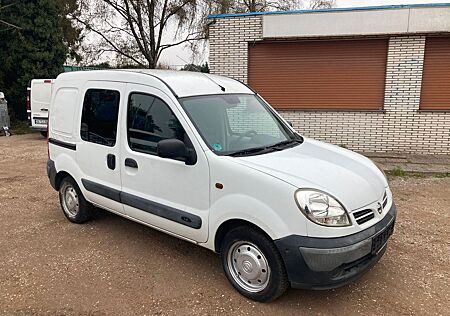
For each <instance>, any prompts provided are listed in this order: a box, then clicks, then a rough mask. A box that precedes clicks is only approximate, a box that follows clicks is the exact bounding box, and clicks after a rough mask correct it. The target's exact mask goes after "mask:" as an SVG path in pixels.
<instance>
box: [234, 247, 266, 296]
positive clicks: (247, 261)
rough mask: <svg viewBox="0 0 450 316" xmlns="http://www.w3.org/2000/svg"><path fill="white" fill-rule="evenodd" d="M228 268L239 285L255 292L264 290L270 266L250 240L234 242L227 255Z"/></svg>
mask: <svg viewBox="0 0 450 316" xmlns="http://www.w3.org/2000/svg"><path fill="white" fill-rule="evenodd" d="M227 261H228V270H229V272H230V274H231V276H232V277H233V279H234V280H235V281H236V283H238V284H239V286H240V287H242V288H244V289H245V290H246V291H249V292H252V293H255V292H260V291H262V290H264V289H265V288H266V287H267V284H268V283H269V279H270V267H269V264H268V262H267V259H266V257H265V256H264V254H263V253H262V251H261V250H259V249H258V247H257V246H256V245H254V244H252V243H250V242H245V241H238V242H235V243H234V244H233V245H232V246H231V247H230V249H229V251H228V255H227Z"/></svg>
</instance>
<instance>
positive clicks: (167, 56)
mask: <svg viewBox="0 0 450 316" xmlns="http://www.w3.org/2000/svg"><path fill="white" fill-rule="evenodd" d="M418 3H450V0H336V6H337V7H339V8H350V7H367V6H379V5H395V4H418ZM207 58H208V57H207V51H206V52H205V54H204V56H203V58H202V56H199V57H198V58H197V59H196V60H193V58H192V54H191V53H190V51H189V49H188V48H186V47H181V46H179V47H173V48H170V49H167V50H166V51H165V52H164V53H163V54H162V56H161V61H162V62H164V63H167V64H169V65H172V66H175V67H177V66H179V65H183V64H185V63H186V62H192V61H194V62H195V63H200V62H202V61H206V60H207ZM185 61H186V62H185Z"/></svg>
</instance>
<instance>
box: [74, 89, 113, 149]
mask: <svg viewBox="0 0 450 316" xmlns="http://www.w3.org/2000/svg"><path fill="white" fill-rule="evenodd" d="M119 101H120V93H119V91H114V90H104V89H89V90H87V91H86V94H85V95H84V102H83V113H82V115H81V139H83V140H85V141H87V142H91V143H96V144H101V145H105V146H110V147H113V146H114V145H115V144H116V134H117V116H118V114H119Z"/></svg>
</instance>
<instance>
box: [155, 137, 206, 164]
mask: <svg viewBox="0 0 450 316" xmlns="http://www.w3.org/2000/svg"><path fill="white" fill-rule="evenodd" d="M157 152H158V156H159V157H161V158H168V159H174V160H180V161H184V162H185V163H186V164H187V165H194V164H195V163H196V162H197V156H196V155H195V151H193V150H191V149H188V148H187V147H186V145H185V144H184V143H183V142H182V141H181V140H179V139H175V138H171V139H164V140H161V141H159V142H158V147H157Z"/></svg>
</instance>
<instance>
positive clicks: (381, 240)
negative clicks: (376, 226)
mask: <svg viewBox="0 0 450 316" xmlns="http://www.w3.org/2000/svg"><path fill="white" fill-rule="evenodd" d="M394 224H395V222H392V223H391V224H390V225H389V226H388V227H386V229H385V230H384V231H382V232H381V233H379V234H378V235H377V236H375V237H374V238H373V239H372V253H373V254H377V253H378V252H379V251H380V250H381V249H382V248H383V247H384V245H386V243H387V241H388V239H389V237H391V235H392V233H393V232H394Z"/></svg>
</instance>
